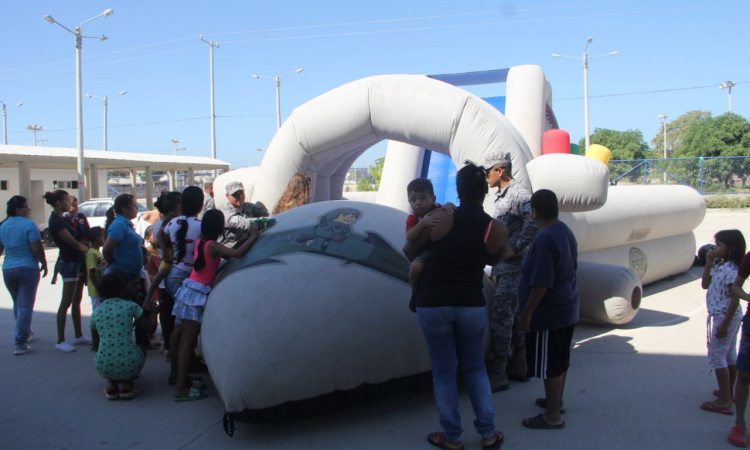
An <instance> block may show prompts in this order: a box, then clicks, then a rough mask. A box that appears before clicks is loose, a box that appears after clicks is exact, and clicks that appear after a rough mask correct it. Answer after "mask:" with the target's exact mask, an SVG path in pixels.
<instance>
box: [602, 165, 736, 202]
mask: <svg viewBox="0 0 750 450" xmlns="http://www.w3.org/2000/svg"><path fill="white" fill-rule="evenodd" d="M609 177H610V178H609V179H610V184H612V185H620V186H622V185H635V184H645V185H670V184H672V185H675V184H682V185H685V186H690V187H692V188H694V189H695V190H697V191H698V192H700V193H701V194H747V193H750V183H749V182H750V180H749V178H750V157H748V156H718V157H711V158H704V157H700V158H666V159H627V160H612V161H610V162H609Z"/></svg>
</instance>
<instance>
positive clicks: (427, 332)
mask: <svg viewBox="0 0 750 450" xmlns="http://www.w3.org/2000/svg"><path fill="white" fill-rule="evenodd" d="M417 319H418V320H419V325H420V326H421V327H422V334H424V337H425V340H426V341H427V347H428V349H429V352H430V363H431V365H432V379H433V385H434V389H435V402H436V403H437V408H438V412H439V413H440V425H441V426H442V427H443V430H444V431H445V437H446V438H448V439H450V440H451V441H458V440H460V439H461V433H462V432H463V428H461V416H460V415H459V413H458V385H457V383H456V372H457V371H458V370H459V369H460V370H461V375H462V376H463V379H464V381H465V383H466V388H467V390H468V392H469V398H470V399H471V405H472V407H473V408H474V415H475V416H476V419H475V420H474V428H475V429H476V430H477V432H478V433H479V434H480V435H482V437H483V438H490V437H492V436H493V435H494V433H495V409H494V406H493V404H492V392H491V391H490V380H489V378H488V377H487V371H486V369H485V367H484V331H485V328H486V326H487V308H486V307H484V306H479V307H454V306H441V307H435V308H417Z"/></svg>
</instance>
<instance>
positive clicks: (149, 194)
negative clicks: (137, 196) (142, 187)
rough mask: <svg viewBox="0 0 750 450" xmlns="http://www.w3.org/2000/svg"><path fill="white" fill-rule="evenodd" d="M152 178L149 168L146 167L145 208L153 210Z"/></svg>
mask: <svg viewBox="0 0 750 450" xmlns="http://www.w3.org/2000/svg"><path fill="white" fill-rule="evenodd" d="M153 187H154V177H153V174H152V173H151V166H146V208H148V209H153V207H154V194H153Z"/></svg>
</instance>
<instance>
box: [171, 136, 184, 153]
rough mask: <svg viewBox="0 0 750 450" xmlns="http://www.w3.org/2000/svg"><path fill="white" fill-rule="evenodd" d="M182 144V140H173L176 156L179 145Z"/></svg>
mask: <svg viewBox="0 0 750 450" xmlns="http://www.w3.org/2000/svg"><path fill="white" fill-rule="evenodd" d="M180 142H182V139H172V144H174V155H175V156H177V144H179V143H180Z"/></svg>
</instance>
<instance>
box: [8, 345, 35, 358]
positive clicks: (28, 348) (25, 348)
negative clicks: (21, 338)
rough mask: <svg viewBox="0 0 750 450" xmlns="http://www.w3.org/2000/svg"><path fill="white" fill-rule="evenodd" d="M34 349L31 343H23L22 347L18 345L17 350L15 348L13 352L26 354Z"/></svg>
mask: <svg viewBox="0 0 750 450" xmlns="http://www.w3.org/2000/svg"><path fill="white" fill-rule="evenodd" d="M32 350H34V349H33V348H32V347H31V346H30V345H29V344H23V345H22V346H20V347H16V349H15V350H13V354H14V355H16V356H18V355H25V354H26V353H29V352H30V351H32Z"/></svg>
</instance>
